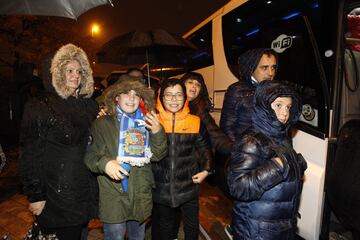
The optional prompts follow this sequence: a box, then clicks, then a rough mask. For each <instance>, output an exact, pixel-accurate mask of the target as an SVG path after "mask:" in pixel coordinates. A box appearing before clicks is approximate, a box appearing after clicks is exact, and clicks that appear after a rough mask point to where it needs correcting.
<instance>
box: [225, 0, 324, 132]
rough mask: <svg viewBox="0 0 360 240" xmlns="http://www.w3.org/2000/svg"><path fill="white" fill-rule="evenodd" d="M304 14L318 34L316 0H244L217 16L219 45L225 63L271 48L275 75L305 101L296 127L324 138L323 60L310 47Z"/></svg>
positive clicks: (230, 63)
mask: <svg viewBox="0 0 360 240" xmlns="http://www.w3.org/2000/svg"><path fill="white" fill-rule="evenodd" d="M254 13H255V14H254ZM304 16H306V17H307V19H309V22H310V24H309V25H308V26H311V30H312V32H314V33H315V35H317V34H318V28H319V27H318V26H319V24H320V23H319V19H321V7H320V5H319V3H317V2H315V1H297V0H277V1H259V0H255V1H249V2H246V3H245V4H243V5H241V6H239V7H238V8H236V9H234V10H232V11H231V12H229V13H227V14H226V15H225V16H223V18H222V29H223V41H224V49H225V55H226V59H227V62H228V64H229V67H230V68H233V66H234V65H236V64H237V58H238V56H239V55H240V54H241V53H243V52H244V51H246V50H248V49H252V48H259V47H267V48H272V49H274V50H275V51H276V52H277V53H278V55H279V64H278V72H277V76H276V78H275V79H278V80H282V81H286V83H287V84H289V85H291V86H293V87H294V88H295V89H296V90H297V91H298V92H299V93H300V94H301V96H302V100H303V106H304V107H303V114H302V116H301V123H300V124H299V125H300V126H299V127H300V128H302V129H303V130H305V131H306V132H309V133H311V134H312V135H315V136H318V137H321V138H324V137H325V136H326V135H327V124H326V122H327V107H326V98H325V96H324V89H323V87H322V81H325V79H322V78H321V70H320V69H322V66H318V63H317V62H316V61H315V59H316V58H315V54H314V50H313V48H312V47H311V46H312V45H313V44H312V42H311V37H314V36H310V35H309V31H308V28H307V27H308V26H307V25H306V23H305V20H304ZM315 38H316V36H315ZM326 91H327V89H326Z"/></svg>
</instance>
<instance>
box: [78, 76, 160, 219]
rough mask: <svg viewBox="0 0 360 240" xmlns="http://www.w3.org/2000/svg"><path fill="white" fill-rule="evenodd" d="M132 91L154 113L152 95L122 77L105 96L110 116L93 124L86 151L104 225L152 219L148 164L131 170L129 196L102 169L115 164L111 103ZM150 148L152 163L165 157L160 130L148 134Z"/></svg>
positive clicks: (136, 82) (131, 79) (151, 180)
mask: <svg viewBox="0 0 360 240" xmlns="http://www.w3.org/2000/svg"><path fill="white" fill-rule="evenodd" d="M130 90H134V91H135V92H136V94H137V95H139V96H140V97H141V99H142V100H143V102H144V105H143V109H145V108H146V110H147V111H150V110H153V109H154V102H155V101H154V92H153V90H152V89H150V88H147V87H146V86H145V84H144V83H143V82H142V81H141V80H138V79H137V78H134V77H130V76H128V75H123V76H122V77H120V79H119V81H118V82H117V83H115V84H113V85H111V86H110V87H109V88H107V90H106V92H105V104H106V106H107V108H108V113H109V115H105V116H102V117H100V118H98V119H96V121H95V122H94V124H93V126H92V129H91V133H92V136H93V143H92V144H91V145H90V147H89V148H88V151H87V153H86V156H85V164H86V165H87V167H88V168H89V169H90V170H91V171H92V172H94V173H96V174H98V177H97V179H98V183H99V190H100V195H99V196H100V197H99V205H100V212H99V216H100V219H101V221H103V222H105V223H122V222H124V221H127V220H137V221H139V222H143V221H144V220H146V219H147V218H148V217H149V216H150V215H151V210H152V194H151V191H152V188H153V187H155V184H154V177H153V173H152V170H151V165H150V164H145V165H144V166H142V167H135V166H133V167H132V168H131V171H130V175H129V178H128V188H129V190H128V192H124V191H123V189H122V187H121V183H120V181H115V180H113V179H110V178H109V177H108V176H107V175H106V173H105V166H106V164H107V163H108V162H109V161H110V160H115V159H116V157H117V154H118V146H119V136H118V135H119V123H118V119H117V113H116V110H115V107H116V106H115V104H114V99H115V97H116V96H117V95H119V94H120V93H127V92H129V91H130ZM150 147H151V151H152V153H153V155H152V157H151V161H160V160H161V159H162V158H164V157H165V156H166V154H167V145H166V136H165V133H164V130H163V129H161V130H160V131H159V132H157V133H156V134H152V133H150Z"/></svg>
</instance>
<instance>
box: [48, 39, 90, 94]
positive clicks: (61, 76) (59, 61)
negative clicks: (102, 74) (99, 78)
mask: <svg viewBox="0 0 360 240" xmlns="http://www.w3.org/2000/svg"><path fill="white" fill-rule="evenodd" d="M72 60H76V61H78V62H79V63H80V66H81V68H82V72H81V82H80V87H79V92H78V94H79V95H82V96H83V97H85V98H90V97H91V96H92V94H93V92H94V79H93V76H92V70H91V67H90V63H89V60H88V58H87V55H86V53H85V52H84V50H82V49H81V48H79V47H77V46H75V45H73V44H67V45H64V46H62V47H61V48H60V49H59V50H58V51H57V52H56V53H55V55H54V57H53V59H52V61H51V68H50V72H51V74H52V86H53V87H54V88H55V91H56V93H57V94H58V95H59V96H60V97H61V98H64V99H67V98H68V97H69V96H71V95H72V93H73V92H72V90H71V89H70V88H69V87H67V86H66V82H65V72H64V71H65V66H66V65H67V64H68V63H69V62H70V61H72Z"/></svg>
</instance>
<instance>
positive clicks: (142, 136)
mask: <svg viewBox="0 0 360 240" xmlns="http://www.w3.org/2000/svg"><path fill="white" fill-rule="evenodd" d="M116 112H117V114H118V122H119V147H118V156H117V158H116V160H117V161H118V162H119V163H129V164H130V165H131V166H138V167H141V166H144V165H145V164H147V163H150V158H151V156H152V152H151V148H150V145H149V131H148V130H147V129H146V128H145V120H144V115H143V114H142V112H141V110H140V108H138V109H137V110H136V112H135V113H134V114H131V115H130V114H126V113H124V112H123V111H122V110H121V109H120V108H119V107H118V106H117V107H116Z"/></svg>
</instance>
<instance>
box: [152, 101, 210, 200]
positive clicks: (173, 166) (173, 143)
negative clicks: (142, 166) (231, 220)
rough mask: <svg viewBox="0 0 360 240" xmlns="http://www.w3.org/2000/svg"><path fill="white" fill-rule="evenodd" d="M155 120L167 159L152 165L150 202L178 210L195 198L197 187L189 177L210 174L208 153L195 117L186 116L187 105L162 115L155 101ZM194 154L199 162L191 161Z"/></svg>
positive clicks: (160, 106)
mask: <svg viewBox="0 0 360 240" xmlns="http://www.w3.org/2000/svg"><path fill="white" fill-rule="evenodd" d="M157 110H158V111H159V120H160V122H161V124H162V125H163V126H164V129H165V132H166V136H167V145H168V155H167V156H166V157H165V159H163V160H162V161H160V162H156V163H153V164H152V169H153V172H154V177H155V183H156V188H155V189H154V190H153V199H154V202H156V203H160V204H163V205H166V206H170V207H178V206H180V205H182V204H183V203H186V202H188V201H190V200H193V199H197V198H198V196H199V185H198V184H195V183H193V181H192V176H193V175H195V174H197V173H199V172H201V171H204V170H207V171H209V172H211V171H212V165H211V164H212V152H211V147H210V142H209V141H208V137H207V134H206V131H204V129H203V128H202V127H201V124H200V119H199V117H197V116H195V115H191V114H190V113H189V107H188V104H187V101H186V102H185V104H184V107H183V109H182V110H180V111H179V112H177V113H171V112H167V111H165V109H164V108H163V105H162V103H161V101H160V99H158V102H157ZM196 150H198V152H199V154H200V157H199V161H200V162H198V161H197V158H196V157H195V151H196Z"/></svg>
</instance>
